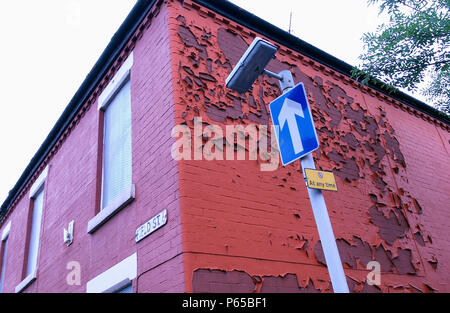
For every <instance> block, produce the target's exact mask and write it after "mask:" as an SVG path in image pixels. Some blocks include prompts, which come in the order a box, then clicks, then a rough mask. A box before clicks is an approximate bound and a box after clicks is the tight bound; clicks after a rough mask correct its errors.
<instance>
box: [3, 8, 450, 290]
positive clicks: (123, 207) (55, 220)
mask: <svg viewBox="0 0 450 313" xmlns="http://www.w3.org/2000/svg"><path fill="white" fill-rule="evenodd" d="M256 36H259V37H262V38H265V39H267V40H269V41H270V42H272V43H274V44H276V45H277V46H278V47H279V49H278V52H277V55H276V57H277V58H276V59H274V60H272V61H271V62H270V63H269V65H268V69H269V70H271V71H273V72H279V71H281V70H286V69H288V70H290V71H291V72H292V74H293V77H294V80H295V83H298V82H303V84H304V85H305V88H306V91H307V93H308V99H309V102H310V104H311V108H312V113H313V115H314V120H315V126H316V129H317V132H318V134H319V137H320V148H319V150H317V151H315V152H314V153H313V156H314V159H315V161H316V166H317V167H318V168H322V169H324V170H332V171H333V172H334V174H335V176H336V180H337V185H338V192H328V193H325V200H326V203H327V207H328V211H329V215H330V219H331V222H332V224H333V229H334V234H335V237H336V240H337V245H338V248H339V251H340V255H341V259H342V262H343V266H344V271H345V274H346V277H347V282H348V285H349V289H350V291H351V292H449V291H450V285H449V284H450V277H449V275H448V273H449V272H450V249H449V247H450V242H449V239H448V229H449V228H450V210H449V203H450V192H449V191H450V182H449V181H448V173H449V172H450V162H449V150H450V121H449V119H448V117H446V116H443V115H441V114H439V112H437V111H435V110H434V109H432V108H430V107H429V106H427V105H426V104H424V103H422V102H420V101H418V100H416V99H414V98H411V97H410V96H408V95H405V94H403V93H396V94H392V95H390V94H387V93H385V92H383V91H382V90H380V89H378V88H377V87H376V86H363V87H361V86H359V85H358V84H357V83H356V82H355V81H354V80H353V79H352V78H351V77H350V70H351V66H350V65H348V64H346V63H344V62H342V61H340V60H338V59H336V58H334V57H333V56H331V55H328V54H326V53H325V52H323V51H321V50H318V49H316V48H314V47H312V46H310V45H309V44H307V43H305V42H303V41H302V40H300V39H298V38H296V37H294V36H291V35H290V34H288V33H286V32H284V31H282V30H280V29H278V28H276V27H274V26H272V25H270V24H268V23H267V22H265V21H263V20H261V19H259V18H257V17H255V16H254V15H252V14H250V13H248V12H246V11H244V10H242V9H240V8H238V7H236V6H235V5H233V4H231V3H228V2H226V1H203V0H186V1H178V0H165V1H162V0H161V1H153V0H141V1H138V2H137V4H136V6H135V7H134V8H133V10H132V11H131V12H130V14H129V16H128V17H127V19H126V20H125V21H124V22H123V24H122V26H121V27H120V29H119V30H118V31H117V33H116V34H115V36H114V37H113V38H112V40H111V42H110V44H109V45H108V47H107V48H106V49H105V51H104V53H103V54H102V55H101V57H100V59H99V60H98V62H97V63H96V65H95V66H94V68H93V69H92V70H91V72H90V73H89V75H88V76H87V77H86V80H85V81H84V82H83V84H82V85H81V86H80V88H79V90H78V91H77V93H76V94H75V95H74V97H73V98H72V100H71V102H70V103H69V104H68V106H67V108H66V110H65V111H64V112H63V114H62V116H61V117H60V119H59V120H58V122H57V123H56V125H55V126H54V128H53V129H52V131H51V133H50V134H49V135H48V137H47V139H46V140H45V142H44V143H43V144H42V146H41V147H40V149H39V150H38V151H37V153H36V155H35V156H34V158H33V159H32V160H31V162H30V164H29V165H28V167H27V168H26V169H25V170H24V172H23V174H22V176H21V177H20V178H19V180H18V182H17V184H16V185H15V186H14V188H13V189H12V190H11V192H10V194H9V196H8V198H7V199H6V200H5V201H4V203H3V204H2V206H1V211H0V236H1V250H0V266H1V267H0V268H1V281H0V288H1V289H0V290H1V291H2V292H107V291H109V292H118V291H120V292H332V289H331V285H330V279H329V276H328V271H327V267H326V265H325V260H324V257H323V252H322V249H321V245H320V242H319V237H318V233H317V229H316V226H315V222H314V217H313V215H312V211H311V207H310V203H309V199H308V193H307V191H306V187H305V185H304V181H303V177H302V175H301V169H300V168H299V164H298V162H296V163H293V164H290V165H288V166H286V167H283V166H282V165H281V163H280V162H279V160H278V154H277V153H276V149H274V150H271V149H269V148H268V146H270V143H271V140H272V136H271V134H270V123H271V122H270V118H269V112H268V104H269V103H270V102H271V101H272V100H273V99H275V98H276V97H278V96H279V95H280V94H281V91H280V88H279V86H278V82H277V81H276V80H275V79H273V78H270V77H268V76H266V75H261V76H260V77H259V78H258V80H257V81H256V82H255V84H254V85H253V89H252V90H251V91H250V92H247V93H245V94H238V93H236V92H233V91H231V90H229V89H227V88H226V87H225V79H226V77H227V76H228V74H229V73H230V71H231V69H232V67H233V66H234V65H235V64H236V63H237V61H238V60H239V58H240V57H241V55H242V53H243V52H244V51H245V50H246V48H247V47H248V45H249V44H250V43H251V42H252V40H253V39H254V38H255V37H256ZM227 126H228V127H229V128H227ZM227 129H232V130H234V132H235V133H233V134H232V135H230V136H229V134H228V132H227ZM186 139H188V140H186ZM424 160H427V162H424ZM72 221H73V224H72V225H73V232H72V234H73V237H72V238H71V236H70V234H69V235H66V234H65V232H66V233H70V229H69V224H70V222H72ZM63 235H64V236H63ZM370 261H376V262H378V264H379V265H380V267H381V268H380V270H381V273H380V278H381V280H380V282H379V283H378V284H375V285H373V284H372V285H371V284H368V283H367V276H368V275H370V274H371V269H368V267H367V264H368V263H369V262H370Z"/></svg>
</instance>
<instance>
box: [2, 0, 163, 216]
mask: <svg viewBox="0 0 450 313" xmlns="http://www.w3.org/2000/svg"><path fill="white" fill-rule="evenodd" d="M157 1H158V0H138V1H137V2H136V4H135V5H134V6H133V8H132V9H131V11H130V13H129V14H128V15H127V17H126V18H125V20H124V21H123V23H122V24H121V25H120V27H119V29H118V30H117V31H116V33H115V34H114V35H113V37H112V38H111V40H110V42H109V44H108V45H107V46H106V48H105V50H103V52H102V54H101V55H100V57H99V59H98V60H97V62H96V63H95V64H94V66H93V67H92V69H91V71H90V72H89V74H88V75H87V76H86V78H85V79H84V81H83V83H82V84H81V86H80V87H79V88H78V90H77V92H76V93H75V95H74V96H73V97H72V99H71V100H70V102H69V104H68V105H67V106H66V108H65V109H64V111H63V113H62V115H61V116H60V117H59V119H58V120H57V121H56V124H55V125H54V126H53V128H52V129H51V131H50V133H49V134H48V135H47V137H46V139H45V140H44V142H43V143H42V144H41V146H40V147H39V149H38V151H37V152H36V153H35V155H34V156H33V158H32V159H31V160H30V163H29V164H28V166H27V167H26V168H25V170H24V171H23V173H22V175H21V176H20V178H19V180H18V181H17V183H16V184H15V185H14V187H13V189H11V190H10V192H9V194H8V196H7V198H6V199H5V201H4V202H3V204H2V205H1V207H0V224H1V223H2V222H3V218H4V216H5V215H6V213H7V212H8V210H9V208H10V207H11V205H12V204H13V203H14V201H15V200H16V198H17V197H18V195H19V194H20V192H21V191H22V190H23V188H25V186H26V184H27V183H28V181H29V180H30V179H31V178H32V176H33V175H34V173H35V172H36V171H37V170H38V169H39V166H40V165H41V164H42V162H43V161H44V160H45V157H46V156H47V155H48V153H49V152H50V151H51V149H52V148H53V146H54V145H55V143H56V142H57V140H58V139H59V137H60V136H61V135H62V134H63V132H64V131H65V129H66V128H67V126H68V125H69V124H70V122H71V121H72V120H73V118H74V117H75V116H76V114H77V113H78V111H79V109H80V108H81V107H82V106H83V104H84V103H85V102H86V101H87V99H88V97H89V95H90V94H91V93H92V91H93V90H94V89H95V87H96V86H97V84H98V82H99V80H100V79H101V78H102V77H103V75H104V74H105V72H106V71H107V70H108V68H109V67H110V66H111V65H112V64H113V62H114V61H115V59H116V57H117V56H118V55H119V53H120V52H121V50H122V48H123V47H124V46H125V44H126V43H127V42H128V40H129V39H130V37H131V36H132V34H133V33H134V32H135V31H136V29H137V27H138V26H139V24H140V23H141V22H142V21H143V19H144V18H145V16H146V15H147V13H148V12H149V10H150V9H151V8H152V7H153V5H154V4H155V2H157Z"/></svg>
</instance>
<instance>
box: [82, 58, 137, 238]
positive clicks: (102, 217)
mask: <svg viewBox="0 0 450 313" xmlns="http://www.w3.org/2000/svg"><path fill="white" fill-rule="evenodd" d="M133 62H134V57H133V52H131V53H130V55H129V56H128V57H127V59H126V60H125V62H124V63H123V64H122V66H121V67H120V69H119V70H118V71H117V73H116V74H115V75H114V77H113V78H112V80H111V81H110V82H109V84H108V86H106V88H105V89H104V90H103V92H102V93H101V94H100V95H99V97H98V109H99V110H101V111H105V110H106V109H107V107H108V105H109V103H110V102H111V100H112V97H113V96H114V95H115V94H116V93H117V91H118V90H119V89H120V88H121V87H122V86H123V83H124V82H125V81H126V80H127V79H129V76H130V71H131V67H132V66H133ZM102 144H103V143H102ZM101 180H102V181H101V195H100V199H101V201H100V202H101V204H100V206H101V210H100V212H99V213H98V214H97V215H96V216H94V217H93V218H92V219H91V220H89V222H88V227H87V232H88V233H89V234H92V233H93V232H95V231H96V230H97V229H98V228H99V227H100V226H101V225H103V224H104V223H105V222H106V221H107V220H108V219H110V218H111V217H112V216H113V215H114V214H116V213H117V212H119V211H120V210H121V209H122V208H124V207H125V206H126V205H128V204H129V203H130V202H131V201H133V200H134V198H135V186H134V184H131V186H130V187H129V188H127V189H126V190H124V192H123V193H122V194H120V196H118V197H117V198H116V199H115V200H113V201H112V203H110V204H108V206H106V207H104V208H103V184H104V182H103V164H102V177H101Z"/></svg>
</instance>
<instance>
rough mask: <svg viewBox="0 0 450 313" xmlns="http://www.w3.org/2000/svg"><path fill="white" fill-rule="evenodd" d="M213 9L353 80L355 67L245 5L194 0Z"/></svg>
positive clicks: (402, 96)
mask: <svg viewBox="0 0 450 313" xmlns="http://www.w3.org/2000/svg"><path fill="white" fill-rule="evenodd" d="M192 1H193V2H195V3H197V4H200V5H202V6H204V7H206V8H208V9H210V10H212V11H215V12H217V13H219V14H221V15H223V16H224V17H226V18H228V19H230V20H232V21H234V22H236V23H238V24H241V25H243V26H245V27H247V28H249V29H251V30H253V31H254V32H256V33H259V34H261V35H263V36H265V37H267V38H269V39H271V40H273V41H275V42H277V43H279V44H282V45H284V46H286V47H287V48H289V49H292V50H294V51H297V52H299V53H301V54H303V55H305V56H306V57H308V58H310V59H313V60H315V61H317V62H319V63H321V64H323V65H325V66H327V67H329V68H331V69H332V70H334V71H336V72H339V73H341V74H343V75H346V76H348V77H350V78H352V79H354V78H353V77H352V70H353V69H354V66H352V65H350V64H348V63H346V62H344V61H342V60H340V59H338V58H336V57H334V56H332V55H331V54H329V53H327V52H325V51H323V50H321V49H319V48H317V47H315V46H313V45H311V44H309V43H307V42H306V41H304V40H302V39H300V38H298V37H296V36H293V35H291V34H290V33H288V32H287V31H285V30H282V29H281V28H279V27H277V26H274V25H272V24H270V23H269V22H267V21H265V20H263V19H261V18H260V17H258V16H256V15H254V14H252V13H250V12H248V11H246V10H244V9H242V8H241V7H239V6H237V5H235V4H233V3H231V2H230V1H228V0H212V1H211V0H192ZM376 82H377V83H376V84H373V83H372V82H369V84H368V86H369V87H370V88H372V89H374V90H376V91H378V92H380V93H382V94H385V95H387V96H389V97H391V98H393V99H395V100H398V101H401V102H403V103H404V104H406V105H408V106H410V107H412V108H414V109H416V110H418V111H420V112H423V113H425V114H427V115H429V116H431V117H433V118H435V119H437V120H439V121H441V122H443V123H444V124H447V125H450V117H449V116H447V115H445V114H444V113H442V112H441V111H439V110H437V109H435V108H433V107H432V106H430V105H428V104H426V103H425V102H423V101H420V100H418V99H416V98H414V97H412V96H410V95H408V94H406V93H404V92H402V91H400V90H395V91H392V92H387V91H386V90H385V89H383V88H382V86H383V85H385V84H384V83H383V82H382V81H380V80H376Z"/></svg>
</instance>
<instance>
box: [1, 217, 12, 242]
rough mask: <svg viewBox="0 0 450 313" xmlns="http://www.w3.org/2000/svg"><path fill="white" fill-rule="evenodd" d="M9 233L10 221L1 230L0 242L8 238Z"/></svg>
mask: <svg viewBox="0 0 450 313" xmlns="http://www.w3.org/2000/svg"><path fill="white" fill-rule="evenodd" d="M10 231H11V221H9V222H8V224H6V226H5V228H3V232H2V238H1V241H5V240H6V238H8V236H9V232H10Z"/></svg>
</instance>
